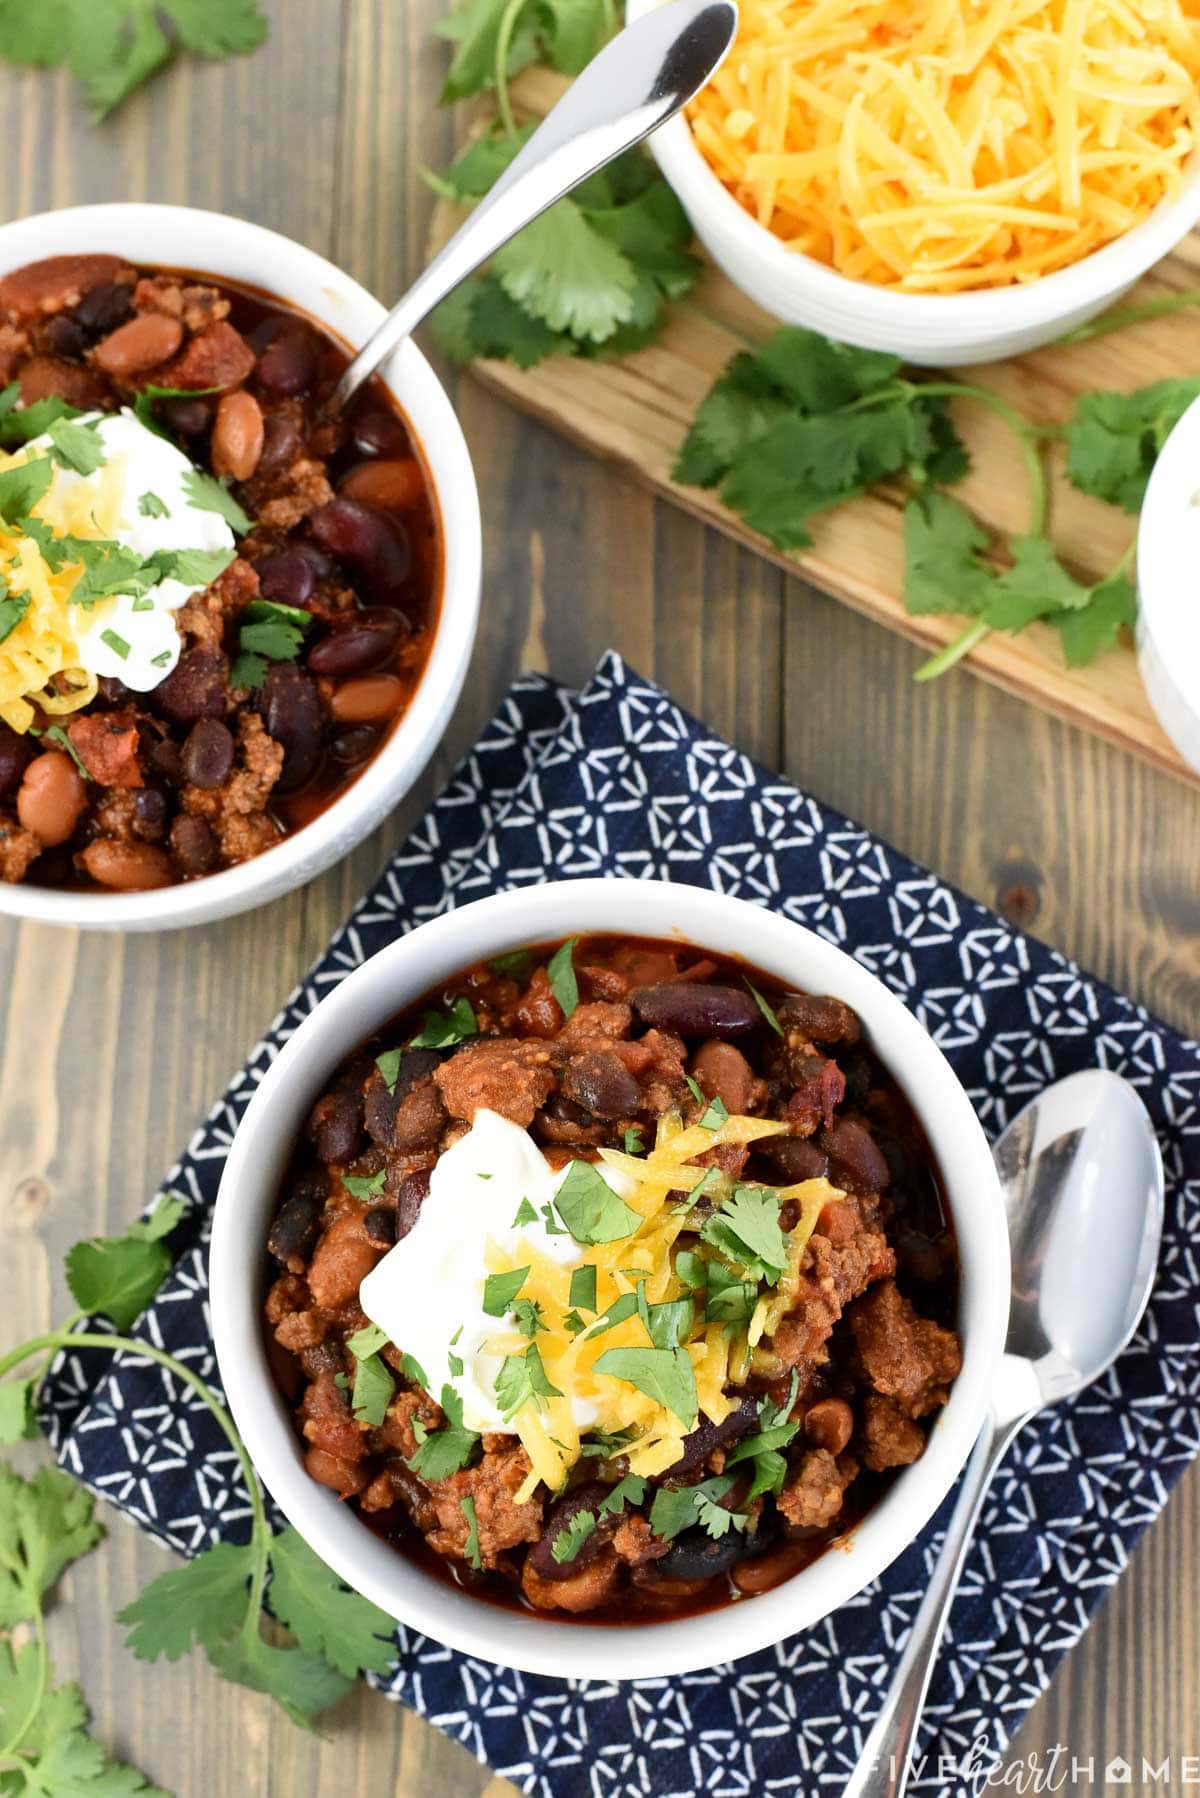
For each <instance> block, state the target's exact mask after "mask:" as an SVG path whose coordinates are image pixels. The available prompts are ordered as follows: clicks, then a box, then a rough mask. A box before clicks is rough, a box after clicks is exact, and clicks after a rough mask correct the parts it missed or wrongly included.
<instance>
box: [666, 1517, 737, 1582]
mask: <svg viewBox="0 0 1200 1798" xmlns="http://www.w3.org/2000/svg"><path fill="white" fill-rule="evenodd" d="M746 1553H747V1550H746V1546H745V1544H744V1542H743V1540H742V1535H741V1533H740V1532H739V1531H738V1530H734V1529H731V1530H728V1531H727V1532H726V1534H725V1535H724V1536H719V1537H717V1539H716V1540H715V1541H714V1540H713V1538H712V1537H711V1536H710V1535H709V1534H708V1532H707V1530H703V1529H699V1528H697V1529H690V1530H684V1531H683V1532H682V1533H681V1534H680V1535H678V1536H676V1538H675V1540H674V1542H672V1544H671V1546H670V1548H669V1549H668V1550H667V1552H666V1554H665V1555H664V1556H663V1558H662V1560H661V1561H658V1562H657V1563H656V1571H657V1572H658V1573H659V1574H660V1575H661V1576H662V1578H663V1579H714V1578H715V1577H716V1575H717V1574H718V1573H728V1572H729V1569H730V1568H731V1567H736V1566H737V1564H738V1562H739V1561H742V1560H745V1558H746Z"/></svg>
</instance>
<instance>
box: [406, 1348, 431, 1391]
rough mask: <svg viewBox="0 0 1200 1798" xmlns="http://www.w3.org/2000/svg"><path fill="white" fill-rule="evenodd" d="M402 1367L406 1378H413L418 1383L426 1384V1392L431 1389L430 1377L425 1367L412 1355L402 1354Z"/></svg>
mask: <svg viewBox="0 0 1200 1798" xmlns="http://www.w3.org/2000/svg"><path fill="white" fill-rule="evenodd" d="M400 1368H401V1372H402V1373H403V1374H404V1377H405V1379H406V1380H412V1381H413V1382H414V1383H415V1384H416V1385H418V1386H424V1388H425V1390H426V1392H428V1391H429V1378H428V1376H427V1374H426V1372H425V1369H424V1368H423V1367H422V1366H421V1363H420V1362H419V1361H417V1360H415V1359H414V1357H413V1356H412V1355H401V1357H400Z"/></svg>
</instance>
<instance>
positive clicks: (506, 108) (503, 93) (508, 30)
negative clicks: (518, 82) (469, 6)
mask: <svg viewBox="0 0 1200 1798" xmlns="http://www.w3.org/2000/svg"><path fill="white" fill-rule="evenodd" d="M525 4H526V0H508V5H507V6H506V7H505V8H504V12H503V13H502V15H501V18H500V29H499V31H498V32H497V33H496V106H497V108H498V110H499V113H500V123H501V124H502V125H503V126H504V134H505V136H506V137H510V138H511V137H515V136H516V135H517V127H516V121H515V120H514V118H513V110H512V101H511V100H510V99H509V94H508V53H509V50H510V49H511V47H512V40H513V33H514V31H515V30H516V28H517V20H518V19H519V18H520V16H521V14H522V13H523V12H524V10H525Z"/></svg>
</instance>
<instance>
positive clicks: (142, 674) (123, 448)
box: [27, 409, 234, 693]
mask: <svg viewBox="0 0 1200 1798" xmlns="http://www.w3.org/2000/svg"><path fill="white" fill-rule="evenodd" d="M78 422H79V423H80V424H85V425H87V426H88V427H89V428H90V429H92V430H94V431H95V434H96V436H97V437H98V438H99V439H100V443H101V445H102V447H103V451H104V457H105V460H104V463H103V465H102V466H101V467H100V468H97V469H96V470H95V471H94V472H93V473H91V474H86V475H83V474H79V473H77V472H76V471H75V470H74V469H72V468H64V467H61V466H60V467H58V468H56V470H55V474H54V479H53V481H52V483H51V485H50V487H49V489H48V491H47V492H46V494H45V496H44V498H43V499H42V500H41V501H40V502H39V504H38V507H37V514H38V517H39V518H41V519H42V520H43V521H44V522H45V523H47V524H49V525H50V526H51V527H52V528H53V529H54V530H55V531H57V532H60V533H64V534H70V535H73V536H76V537H90V538H94V539H101V538H102V539H105V540H107V541H112V542H115V543H119V544H120V545H121V546H122V547H123V548H125V549H130V550H133V551H134V552H136V554H138V555H139V556H141V557H142V558H143V559H145V558H146V557H149V556H153V555H155V554H157V553H158V552H159V551H160V550H182V549H198V550H232V549H233V547H234V535H233V531H232V529H231V528H230V526H229V524H228V523H227V521H226V520H225V519H224V518H223V517H221V515H220V514H219V513H217V512H214V511H210V510H206V509H204V508H203V507H201V506H197V505H196V504H195V503H194V500H193V496H192V495H191V493H189V490H188V478H189V476H193V475H194V474H195V470H194V468H193V466H192V464H191V463H190V462H189V461H188V459H187V457H186V456H185V455H184V454H183V452H182V451H181V450H179V449H177V448H176V447H175V445H174V444H173V443H169V442H168V441H167V439H166V438H165V437H160V436H159V435H158V433H157V432H155V431H151V430H149V429H148V428H147V426H145V425H144V424H143V423H142V422H141V420H140V419H139V418H137V417H136V416H135V415H134V413H133V412H131V411H129V410H128V409H126V410H124V411H121V412H113V413H89V414H87V415H85V416H84V417H83V418H81V419H80V420H79V421H78ZM51 447H52V440H51V438H49V437H35V438H34V439H32V441H31V442H30V443H29V444H28V445H27V452H28V454H29V455H33V456H36V455H38V454H40V453H41V452H42V451H44V450H48V449H50V448H51ZM207 584H208V583H207V582H199V583H193V584H190V585H189V584H188V583H187V582H185V581H179V580H172V579H168V580H162V581H159V582H158V584H157V585H156V586H154V587H151V588H150V590H149V591H148V592H147V593H144V594H139V595H129V594H115V595H112V596H111V597H108V598H105V599H101V600H98V601H97V602H96V604H95V605H94V606H91V607H87V606H76V607H74V608H73V614H74V616H73V625H74V634H75V643H76V647H77V650H78V666H79V667H80V668H83V669H85V670H86V671H87V672H88V673H89V674H95V675H97V676H104V675H108V676H112V677H114V678H116V679H117V680H120V681H123V682H124V684H125V685H126V686H127V687H129V688H131V689H132V690H133V691H134V692H135V693H148V692H150V691H151V690H152V689H153V688H154V687H157V686H158V685H159V683H160V682H161V681H164V680H165V679H166V677H167V675H168V674H170V672H171V670H172V669H173V668H174V667H175V665H176V663H177V662H178V660H179V651H180V636H179V629H178V626H177V625H176V623H175V619H174V617H173V614H174V613H175V612H177V611H178V610H179V609H180V607H181V606H183V605H186V603H187V601H188V600H189V599H191V598H192V597H193V596H194V595H195V594H197V593H201V592H203V590H204V588H205V586H207Z"/></svg>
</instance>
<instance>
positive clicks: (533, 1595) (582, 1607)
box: [521, 1544, 621, 1612]
mask: <svg viewBox="0 0 1200 1798" xmlns="http://www.w3.org/2000/svg"><path fill="white" fill-rule="evenodd" d="M620 1576H621V1563H620V1561H619V1560H618V1559H617V1556H616V1554H615V1552H614V1551H613V1549H611V1548H610V1547H609V1546H608V1545H607V1544H605V1548H604V1552H603V1554H599V1555H597V1556H596V1557H595V1559H594V1560H592V1561H589V1562H588V1563H587V1565H586V1566H585V1567H581V1568H580V1569H579V1571H578V1572H575V1573H572V1575H571V1577H570V1578H569V1579H557V1580H549V1579H543V1577H542V1576H541V1574H540V1573H539V1572H538V1570H537V1568H536V1567H534V1566H532V1565H531V1563H530V1559H529V1556H528V1555H526V1557H525V1565H524V1567H523V1568H522V1569H521V1590H522V1591H523V1592H524V1594H525V1596H526V1598H527V1599H528V1600H529V1602H530V1604H531V1605H533V1606H534V1608H535V1609H536V1610H539V1611H572V1612H575V1611H594V1610H595V1609H596V1608H597V1606H599V1605H602V1604H605V1603H607V1601H608V1600H609V1599H610V1598H611V1597H612V1595H613V1593H614V1591H615V1590H616V1587H617V1582H618V1580H619V1579H620Z"/></svg>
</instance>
